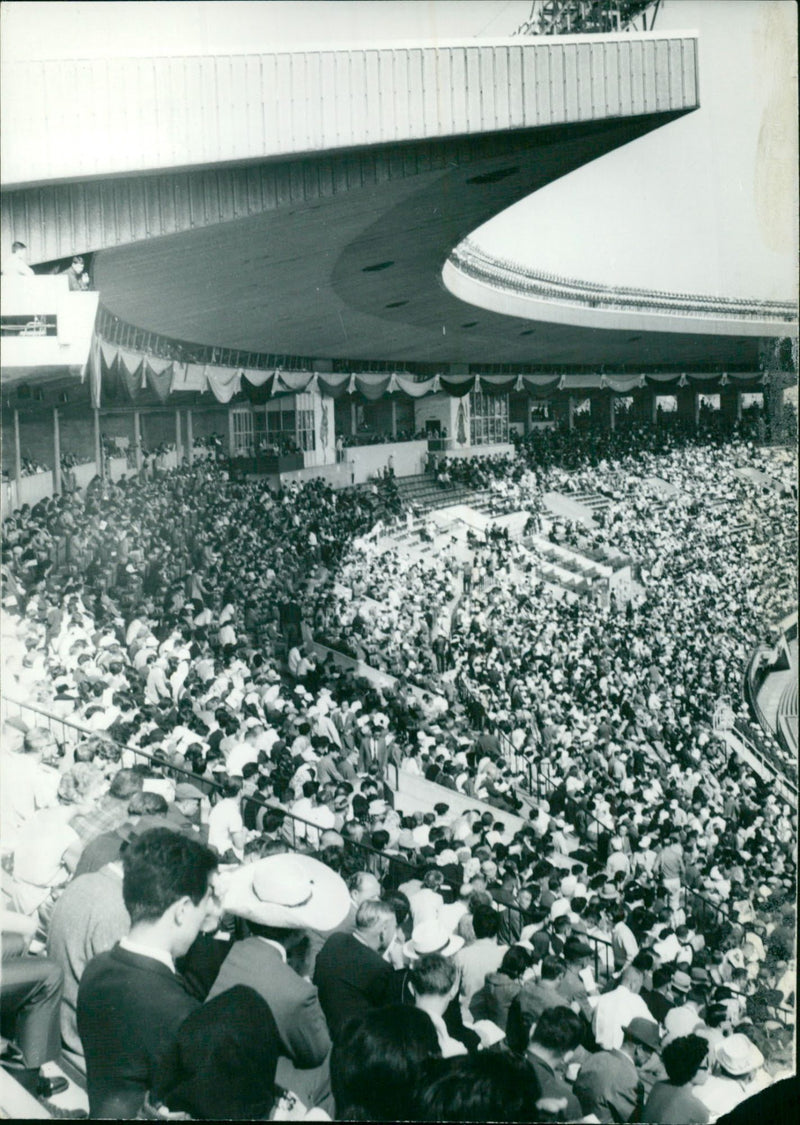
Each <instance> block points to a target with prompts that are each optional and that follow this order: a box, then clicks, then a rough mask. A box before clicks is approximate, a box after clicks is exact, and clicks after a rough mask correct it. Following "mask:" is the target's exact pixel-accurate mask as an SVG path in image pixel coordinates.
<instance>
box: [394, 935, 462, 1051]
mask: <svg viewBox="0 0 800 1125" xmlns="http://www.w3.org/2000/svg"><path fill="white" fill-rule="evenodd" d="M458 978H459V974H458V969H457V967H456V965H455V963H454V962H453V961H451V960H450V959H449V958H447V957H443V956H442V954H441V953H426V954H425V955H424V956H423V957H419V958H417V960H416V961H415V962H414V964H413V965H412V967H411V969H410V970H409V974H408V987H409V990H410V992H411V995H412V996H413V997H414V1006H415V1007H416V1008H419V1010H420V1011H422V1012H425V1013H426V1014H427V1015H428V1016H429V1017H430V1021H431V1023H432V1024H433V1026H434V1029H435V1031H436V1037H437V1039H438V1041H439V1053H440V1054H441V1056H442V1058H445V1059H449V1058H451V1057H452V1056H453V1055H465V1054H466V1053H467V1048H466V1047H465V1046H464V1044H463V1043H461V1042H459V1040H458V1039H453V1038H452V1037H451V1036H450V1034H449V1032H448V1030H447V1026H446V1024H445V1020H444V1016H445V1012H446V1011H447V1009H448V1007H449V1005H450V1003H451V1001H452V1000H453V999H454V998H455V996H456V994H457V993H458V984H459V979H458Z"/></svg>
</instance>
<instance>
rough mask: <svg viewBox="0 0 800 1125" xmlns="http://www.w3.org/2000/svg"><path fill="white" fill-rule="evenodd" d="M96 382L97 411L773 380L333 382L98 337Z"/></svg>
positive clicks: (599, 377) (93, 355)
mask: <svg viewBox="0 0 800 1125" xmlns="http://www.w3.org/2000/svg"><path fill="white" fill-rule="evenodd" d="M87 377H88V378H89V380H90V397H91V401H92V405H93V406H94V407H99V405H100V401H101V395H102V393H103V392H104V393H105V395H106V397H107V398H109V399H110V400H111V401H112V402H115V401H118V400H119V398H120V395H121V394H122V393H123V392H124V394H125V396H126V397H127V398H128V399H129V400H131V401H135V400H136V399H137V398H138V397H139V396H140V395H142V394H144V393H145V392H146V391H147V388H148V386H149V387H150V388H151V389H152V391H153V393H154V394H155V395H156V397H157V398H158V400H159V401H160V402H166V400H167V398H168V397H169V395H170V394H171V393H178V392H186V393H195V394H204V393H205V392H207V391H211V393H212V394H213V395H214V398H215V399H216V400H217V402H221V403H228V402H230V401H231V400H232V399H233V398H234V397H235V396H236V395H238V394H240V393H242V392H244V395H245V397H246V398H247V399H248V400H249V401H250V402H252V403H256V404H258V403H262V404H263V403H265V402H267V401H268V400H269V399H272V398H277V397H280V396H283V395H297V394H303V393H313V392H315V391H319V393H320V394H322V395H325V396H327V397H328V398H333V399H337V398H340V397H342V396H343V395H360V396H361V397H362V398H364V399H366V400H367V401H368V402H376V401H378V400H379V399H381V398H383V397H385V396H391V395H402V396H405V397H406V398H410V399H418V398H423V397H424V396H426V395H432V394H439V393H441V392H442V391H444V392H445V393H447V394H449V395H451V396H453V397H455V398H463V397H464V396H465V395H467V394H469V393H470V392H471V391H476V392H478V393H481V394H485V395H500V394H508V393H511V392H514V393H516V394H527V396H528V397H529V398H538V399H544V398H547V397H548V396H550V395H551V394H553V393H554V392H556V391H566V392H570V391H575V392H576V393H579V392H585V391H588V390H593V389H600V390H606V391H610V392H611V393H612V394H618V395H627V394H630V393H631V391H633V390H637V389H638V390H640V389H642V388H644V387H651V388H653V389H656V388H659V387H663V388H666V387H697V388H702V389H703V390H705V391H709V390H711V389H712V388H716V387H725V386H728V385H729V384H730V383H734V384H736V385H738V386H739V387H740V388H741V387H746V386H749V387H756V386H763V384H764V383H765V382H766V381H768V375H767V374H766V373H765V372H763V371H743V372H739V371H734V372H713V371H712V372H693V373H689V374H687V373H685V372H684V373H678V372H674V371H668V372H661V371H659V372H648V373H647V374H631V375H629V374H611V375H606V374H604V373H600V372H594V373H591V374H586V373H583V372H575V373H569V374H544V373H543V374H535V375H522V374H518V375H513V374H512V375H494V374H489V375H484V374H476V375H469V374H467V375H447V374H441V375H438V374H437V375H433V376H431V377H428V378H425V379H417V378H415V377H414V376H413V375H408V374H405V373H400V372H391V373H389V374H384V373H377V372H365V373H363V374H360V375H356V374H346V373H345V374H342V373H338V374H335V373H333V372H331V373H329V374H324V373H318V372H312V371H280V370H275V371H263V370H259V369H256V368H243V367H222V366H220V365H218V364H198V363H183V362H178V361H174V360H171V359H162V358H161V357H158V356H151V355H143V354H141V353H139V352H135V351H132V350H130V349H128V348H123V347H120V346H119V345H116V344H111V343H109V342H108V341H107V340H103V339H101V338H100V337H98V336H94V337H93V339H92V344H91V348H90V351H89V356H88V359H87V361H86V364H85V365H84V367H83V369H82V372H81V381H82V382H83V381H85V379H86V378H87Z"/></svg>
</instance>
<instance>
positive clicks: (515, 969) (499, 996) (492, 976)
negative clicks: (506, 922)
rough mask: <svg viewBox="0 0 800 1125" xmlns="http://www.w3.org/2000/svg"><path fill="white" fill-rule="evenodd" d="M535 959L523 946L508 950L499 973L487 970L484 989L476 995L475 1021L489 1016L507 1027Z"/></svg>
mask: <svg viewBox="0 0 800 1125" xmlns="http://www.w3.org/2000/svg"><path fill="white" fill-rule="evenodd" d="M530 962H531V957H530V954H529V953H528V951H527V950H526V949H524V948H523V947H522V946H521V945H512V946H511V947H510V948H509V949H507V950H506V952H505V954H504V956H503V960H502V961H501V963H500V968H499V969H498V970H497V972H496V973H487V974H486V979H485V981H484V984H483V988H479V989H478V991H477V992H476V993H475V994H474V996H473V997H472V1001H471V1003H470V1006H469V1010H470V1014H471V1015H472V1018H473V1019H475V1020H482V1019H487V1020H491V1021H492V1022H493V1023H496V1024H497V1026H498V1027H499V1028H500V1029H501V1030H502V1031H505V1030H506V1024H507V1023H508V1011H509V1008H510V1007H511V1004H512V1001H513V1000H514V999H515V997H517V996H518V995H519V992H520V990H521V988H522V978H523V974H524V973H525V972H526V970H527V969H528V967H529V965H530Z"/></svg>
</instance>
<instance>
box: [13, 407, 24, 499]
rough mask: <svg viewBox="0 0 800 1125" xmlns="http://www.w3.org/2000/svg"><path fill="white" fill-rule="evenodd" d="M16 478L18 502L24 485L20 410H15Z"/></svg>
mask: <svg viewBox="0 0 800 1125" xmlns="http://www.w3.org/2000/svg"><path fill="white" fill-rule="evenodd" d="M14 479H15V480H16V482H17V504H19V495H20V489H21V487H22V452H21V450H20V443H19V411H18V410H15V411H14Z"/></svg>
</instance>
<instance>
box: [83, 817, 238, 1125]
mask: <svg viewBox="0 0 800 1125" xmlns="http://www.w3.org/2000/svg"><path fill="white" fill-rule="evenodd" d="M123 868H124V874H123V881H122V897H123V900H124V902H125V908H126V909H127V911H128V914H129V915H130V919H131V929H130V933H129V934H128V936H127V937H124V938H122V939H121V940H120V941H119V942H118V943H117V945H115V946H114V948H113V949H111V950H110V951H109V952H107V953H101V954H100V955H99V956H97V957H95V958H94V960H93V961H91V962H90V963H89V964H88V965H87V967H86V970H85V972H84V974H83V979H82V980H81V983H80V987H79V989H78V1033H79V1035H80V1037H81V1041H82V1043H83V1049H84V1054H85V1057H86V1078H87V1090H88V1094H89V1113H90V1116H92V1117H120V1118H132V1117H136V1115H137V1113H138V1112H139V1110H140V1109H141V1107H142V1103H143V1102H144V1098H145V1094H146V1093H147V1090H148V1089H149V1087H150V1084H151V1081H152V1077H153V1073H154V1070H155V1066H156V1064H157V1063H158V1061H159V1059H160V1057H161V1055H162V1054H163V1052H164V1051H165V1050H166V1049H167V1048H168V1047H169V1046H170V1045H171V1043H172V1042H173V1041H174V1038H175V1035H176V1034H177V1031H178V1028H179V1027H180V1025H181V1023H182V1022H183V1020H184V1019H185V1018H186V1016H188V1015H189V1013H190V1012H192V1011H194V1009H195V1008H196V1007H197V1005H198V1001H197V1000H196V999H195V998H194V997H193V996H192V995H191V994H190V993H189V992H188V990H187V987H186V985H185V983H184V981H183V980H182V978H181V977H179V976H178V974H177V973H176V971H175V959H176V958H178V957H182V956H184V955H185V954H186V953H187V952H188V951H189V948H190V947H191V945H192V944H193V943H194V941H195V938H196V937H197V935H198V934H199V932H200V930H201V928H202V927H203V926H204V924H205V925H207V924H208V922H209V920H210V918H209V916H210V915H212V914H213V905H212V895H213V876H214V874H215V872H216V869H217V856H216V854H215V853H214V852H213V851H212V850H211V849H210V848H208V847H206V846H205V845H204V844H200V843H198V842H197V841H195V840H191V839H189V838H188V837H186V836H183V835H181V834H180V833H178V832H171V831H170V830H169V829H166V828H154V829H151V830H150V831H148V832H145V833H144V835H143V836H142V837H141V838H140V839H139V840H137V841H136V842H135V843H134V844H132V845H130V847H128V848H127V849H126V851H125V853H124V856H123Z"/></svg>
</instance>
